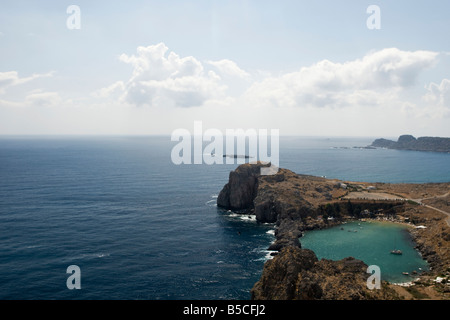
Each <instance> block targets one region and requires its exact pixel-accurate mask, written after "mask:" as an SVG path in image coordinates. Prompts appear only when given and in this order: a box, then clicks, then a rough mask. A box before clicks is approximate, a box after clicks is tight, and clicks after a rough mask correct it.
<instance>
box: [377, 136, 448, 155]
mask: <svg viewBox="0 0 450 320" xmlns="http://www.w3.org/2000/svg"><path fill="white" fill-rule="evenodd" d="M369 147H376V148H387V149H398V150H413V151H431V152H447V153H450V138H439V137H420V138H417V139H416V138H415V137H413V136H412V135H402V136H400V137H399V138H398V140H397V141H393V140H388V139H376V140H375V141H374V142H372V144H371V145H370V146H369Z"/></svg>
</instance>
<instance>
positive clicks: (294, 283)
mask: <svg viewBox="0 0 450 320" xmlns="http://www.w3.org/2000/svg"><path fill="white" fill-rule="evenodd" d="M366 270H367V265H366V264H365V263H364V262H362V261H360V260H357V259H354V258H352V257H349V258H345V259H342V260H339V261H331V260H326V259H322V260H320V261H319V260H318V259H317V257H316V255H315V254H314V252H313V251H311V250H308V249H300V248H296V247H286V248H284V249H283V250H282V251H281V252H280V253H279V254H278V255H276V256H275V257H274V258H273V259H272V260H270V261H268V262H266V264H265V265H264V270H263V274H262V276H261V278H260V280H259V281H258V282H257V283H256V284H255V285H254V287H253V288H252V290H251V294H252V299H253V300H363V299H393V298H395V297H396V294H395V292H394V291H393V290H391V289H388V288H387V287H386V286H383V287H382V289H381V290H369V289H368V288H367V278H368V276H369V275H368V274H367V273H366Z"/></svg>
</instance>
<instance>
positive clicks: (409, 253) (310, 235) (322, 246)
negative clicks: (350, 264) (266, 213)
mask: <svg viewBox="0 0 450 320" xmlns="http://www.w3.org/2000/svg"><path fill="white" fill-rule="evenodd" d="M407 228H408V227H407V226H404V225H400V224H397V223H391V222H377V221H366V222H349V223H346V224H343V225H340V226H335V227H332V228H329V229H324V230H313V231H308V232H306V233H305V234H304V236H303V237H301V238H300V242H301V244H302V247H303V248H307V249H311V250H313V251H314V252H315V253H316V255H317V257H318V258H319V259H321V258H325V259H331V260H340V259H343V258H345V257H349V256H351V257H354V258H356V259H360V260H362V261H364V262H365V263H366V264H367V265H377V266H379V267H380V270H381V278H382V279H383V280H386V281H389V282H394V283H401V282H408V281H411V280H412V279H413V277H417V275H413V274H412V272H413V271H414V270H415V271H416V272H418V273H420V269H422V270H424V271H425V270H428V265H427V262H426V261H425V260H423V259H422V257H421V256H420V253H419V252H418V251H417V250H415V249H414V244H413V242H412V239H411V235H410V234H409V232H408V230H407ZM394 249H399V250H401V251H402V253H403V254H402V255H394V254H391V253H390V252H391V250H394ZM403 272H408V273H409V275H408V276H405V275H403Z"/></svg>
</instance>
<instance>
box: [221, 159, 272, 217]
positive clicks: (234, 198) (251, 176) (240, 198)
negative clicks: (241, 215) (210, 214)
mask: <svg viewBox="0 0 450 320" xmlns="http://www.w3.org/2000/svg"><path fill="white" fill-rule="evenodd" d="M262 166H267V165H264V164H261V163H258V164H253V165H250V164H244V165H241V166H239V167H238V168H237V169H236V170H235V171H231V172H230V177H229V179H228V183H227V184H226V185H225V186H224V187H223V189H222V190H221V191H220V193H219V196H218V198H217V205H218V206H219V207H223V208H226V209H230V210H247V209H252V208H253V207H254V204H253V200H254V199H255V197H256V194H257V191H258V177H259V176H260V170H261V167H262Z"/></svg>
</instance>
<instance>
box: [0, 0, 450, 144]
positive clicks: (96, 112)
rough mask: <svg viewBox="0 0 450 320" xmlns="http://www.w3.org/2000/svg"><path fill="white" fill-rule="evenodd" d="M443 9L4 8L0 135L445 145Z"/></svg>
mask: <svg viewBox="0 0 450 320" xmlns="http://www.w3.org/2000/svg"><path fill="white" fill-rule="evenodd" d="M71 5H76V6H77V8H78V9H79V10H78V11H77V10H75V11H74V10H68V9H70V8H71V7H70V6H71ZM373 5H375V6H377V8H378V9H379V11H378V12H377V11H372V10H369V11H368V9H369V8H371V6H373ZM449 12H450V2H449V1H447V0H435V1H432V2H430V1H411V0H409V1H405V0H396V1H375V0H373V1H364V0H342V1H334V0H327V1H325V0H317V1H301V0H294V1H266V0H247V1H246V0H242V1H238V0H220V1H219V0H208V1H206V0H196V1H181V0H177V1H175V0H169V1H137V0H130V1H126V2H125V1H103V0H96V1H77V0H70V1H62V0H60V1H48V0H41V1H31V0H30V1H25V0H15V1H9V0H5V1H2V2H1V4H0V135H154V134H157V135H161V134H162V135H170V134H171V133H172V132H173V131H174V130H176V129H179V128H185V129H187V130H193V126H194V121H202V124H203V128H204V129H207V128H215V129H219V130H222V131H225V130H226V129H238V128H242V129H245V130H246V129H255V130H258V129H259V130H260V129H268V130H270V129H279V132H280V135H299V136H361V137H398V136H399V135H402V134H412V135H415V136H417V137H419V136H444V137H449V136H450V41H449V38H448V37H449V36H448V35H449V34H450V19H449V18H448V13H449ZM78 13H79V14H78ZM374 26H375V27H376V28H373V27H374Z"/></svg>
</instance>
